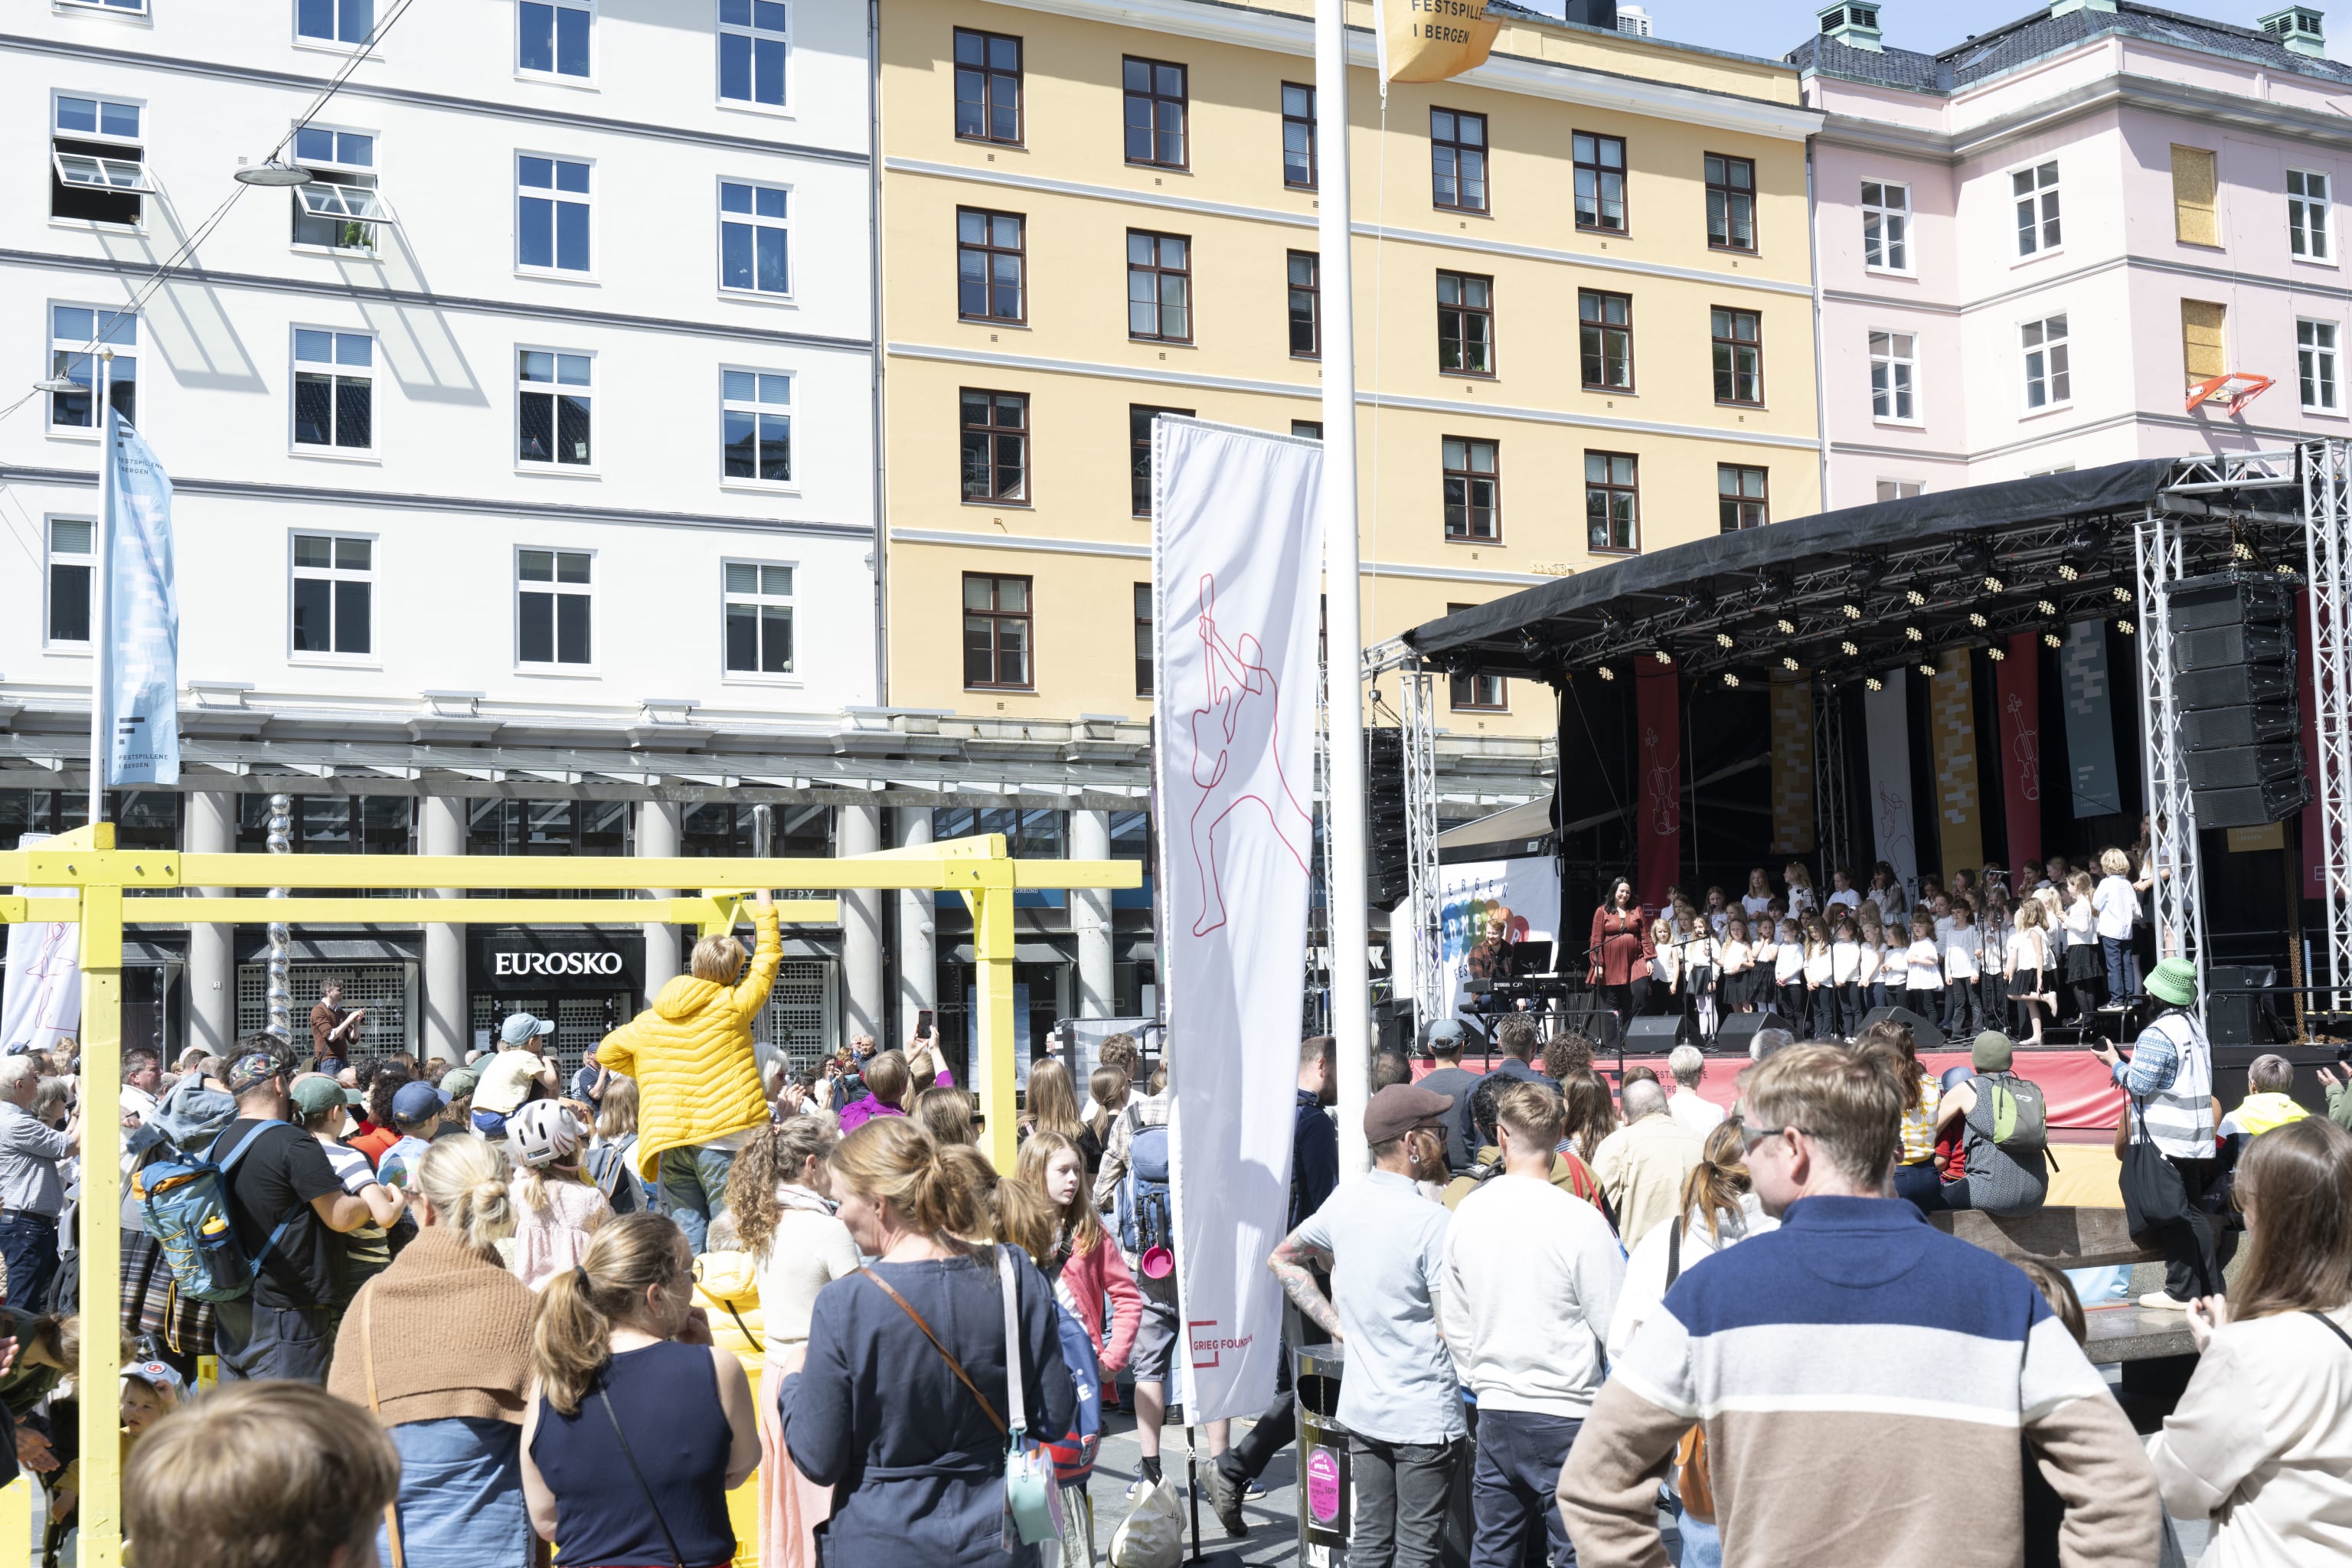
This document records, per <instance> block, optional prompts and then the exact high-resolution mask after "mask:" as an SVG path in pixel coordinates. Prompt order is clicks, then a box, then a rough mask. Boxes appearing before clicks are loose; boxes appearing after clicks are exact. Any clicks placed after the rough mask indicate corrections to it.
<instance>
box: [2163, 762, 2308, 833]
mask: <svg viewBox="0 0 2352 1568" xmlns="http://www.w3.org/2000/svg"><path fill="white" fill-rule="evenodd" d="M2189 799H2190V800H2192V801H2194V802H2195V803H2196V805H2197V826H2200V827H2260V826H2263V824H2264V823H2269V822H2284V821H2285V820H2286V819H2287V818H2288V817H2290V816H2294V814H2295V813H2296V812H2298V811H2301V810H2302V809H2303V808H2304V807H2305V806H2306V805H2310V804H2311V784H2310V782H2309V781H2308V780H2306V779H2305V777H2304V776H2303V774H2302V773H2300V772H2298V773H2293V774H2290V775H2289V776H2287V777H2285V778H2274V779H2264V780H2263V782H2262V783H2260V784H2253V785H2251V786H2249V787H2247V788H2244V789H2199V790H2191V791H2189Z"/></svg>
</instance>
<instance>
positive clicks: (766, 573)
mask: <svg viewBox="0 0 2352 1568" xmlns="http://www.w3.org/2000/svg"><path fill="white" fill-rule="evenodd" d="M724 571H725V574H726V595H725V604H724V606H723V608H724V611H725V615H726V619H727V673H728V674H730V675H790V674H792V673H793V569H792V568H791V567H789V566H772V565H769V564H767V563H761V562H751V561H730V562H728V563H726V564H725V567H724Z"/></svg>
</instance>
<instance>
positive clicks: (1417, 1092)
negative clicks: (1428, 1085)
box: [1364, 1083, 1454, 1143]
mask: <svg viewBox="0 0 2352 1568" xmlns="http://www.w3.org/2000/svg"><path fill="white" fill-rule="evenodd" d="M1453 1109H1454V1097H1453V1096H1452V1095H1450V1094H1439V1093H1438V1092H1437V1091H1436V1090H1434V1089H1423V1088H1421V1087H1420V1086H1419V1085H1417V1084H1410V1083H1392V1084H1391V1085H1389V1086H1388V1088H1386V1089H1382V1090H1381V1091H1380V1093H1378V1094H1376V1095H1374V1096H1372V1102H1371V1103H1370V1105H1367V1106H1366V1107H1364V1142H1367V1143H1385V1142H1388V1141H1389V1140H1390V1139H1391V1138H1402V1137H1403V1136H1404V1135H1405V1134H1406V1133H1408V1132H1410V1131H1412V1130H1413V1129H1414V1128H1416V1127H1418V1126H1420V1125H1421V1124H1422V1123H1423V1122H1424V1121H1429V1120H1431V1119H1432V1118H1433V1117H1438V1116H1443V1115H1444V1114H1445V1112H1447V1111H1449V1110H1453Z"/></svg>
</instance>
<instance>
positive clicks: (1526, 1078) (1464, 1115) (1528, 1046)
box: [1438, 1013, 1559, 1169]
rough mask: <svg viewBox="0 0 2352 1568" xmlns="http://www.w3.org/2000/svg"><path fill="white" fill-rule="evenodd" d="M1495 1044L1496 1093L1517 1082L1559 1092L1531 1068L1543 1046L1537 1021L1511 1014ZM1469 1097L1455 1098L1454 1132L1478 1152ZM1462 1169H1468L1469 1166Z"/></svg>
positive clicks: (1552, 1082) (1556, 1085)
mask: <svg viewBox="0 0 2352 1568" xmlns="http://www.w3.org/2000/svg"><path fill="white" fill-rule="evenodd" d="M1495 1044H1496V1045H1497V1046H1499V1047H1502V1052H1503V1059H1502V1060H1501V1061H1499V1062H1496V1064H1495V1066H1494V1068H1493V1069H1492V1070H1490V1071H1489V1072H1488V1073H1487V1074H1486V1076H1487V1077H1488V1078H1491V1079H1494V1080H1495V1087H1496V1089H1501V1088H1502V1087H1503V1086H1504V1085H1505V1084H1507V1083H1511V1082H1515V1081H1516V1082H1519V1083H1539V1084H1541V1085H1543V1086H1544V1088H1546V1089H1549V1090H1551V1091H1552V1092H1553V1093H1554V1094H1558V1093H1559V1080H1558V1079H1550V1078H1546V1077H1545V1076H1544V1075H1543V1074H1542V1073H1540V1072H1538V1071H1537V1070H1536V1069H1535V1068H1533V1067H1531V1066H1529V1065H1528V1064H1529V1061H1530V1059H1531V1058H1533V1057H1534V1056H1535V1054H1536V1049H1537V1047H1538V1046H1539V1045H1540V1044H1541V1041H1540V1040H1539V1039H1538V1036H1537V1033H1536V1021H1535V1020H1534V1019H1533V1018H1531V1017H1529V1016H1528V1015H1527V1014H1525V1013H1513V1014H1510V1015H1509V1016H1507V1017H1505V1018H1504V1019H1503V1021H1502V1022H1501V1023H1499V1024H1497V1025H1496V1026H1495ZM1438 1092H1440V1093H1441V1094H1444V1093H1453V1092H1454V1091H1453V1090H1451V1089H1444V1088H1441V1089H1439V1091H1438ZM1476 1092H1477V1089H1476V1088H1475V1086H1474V1087H1473V1088H1472V1089H1471V1090H1470V1094H1475V1093H1476ZM1470 1094H1457V1095H1455V1098H1454V1122H1455V1128H1454V1131H1460V1132H1461V1133H1462V1134H1463V1135H1464V1137H1465V1138H1466V1139H1467V1140H1469V1141H1470V1147H1471V1148H1473V1149H1475V1148H1476V1147H1477V1146H1478V1145H1477V1142H1476V1140H1477V1136H1478V1130H1477V1128H1476V1127H1475V1125H1474V1124H1473V1123H1472V1121H1471V1119H1470ZM1451 1142H1452V1140H1451V1138H1450V1137H1449V1139H1448V1146H1449V1147H1451ZM1463 1168H1464V1169H1467V1167H1466V1166H1465V1167H1463Z"/></svg>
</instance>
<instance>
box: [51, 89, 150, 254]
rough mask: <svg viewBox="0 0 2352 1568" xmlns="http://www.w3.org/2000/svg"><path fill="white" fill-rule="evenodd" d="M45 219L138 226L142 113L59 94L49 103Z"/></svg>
mask: <svg viewBox="0 0 2352 1568" xmlns="http://www.w3.org/2000/svg"><path fill="white" fill-rule="evenodd" d="M49 115H50V125H51V128H52V131H53V134H52V135H51V137H50V139H49V216H51V217H54V218H65V219H67V220H68V221H70V222H75V223H113V224H123V225H126V226H129V225H135V224H137V223H138V222H139V221H140V219H141V217H142V216H143V215H144V213H145V211H146V207H145V195H146V193H147V192H149V191H152V190H153V189H154V188H155V186H154V183H153V181H152V180H151V179H150V178H149V176H148V174H147V162H146V153H145V149H144V148H142V146H141V144H140V125H141V121H142V120H143V119H144V118H145V110H144V109H142V107H141V106H140V105H139V104H136V103H124V102H121V101H119V100H114V99H106V98H83V97H79V96H78V95H75V94H71V93H63V92H61V93H58V95H56V97H55V98H54V99H52V100H50V108H49Z"/></svg>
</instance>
